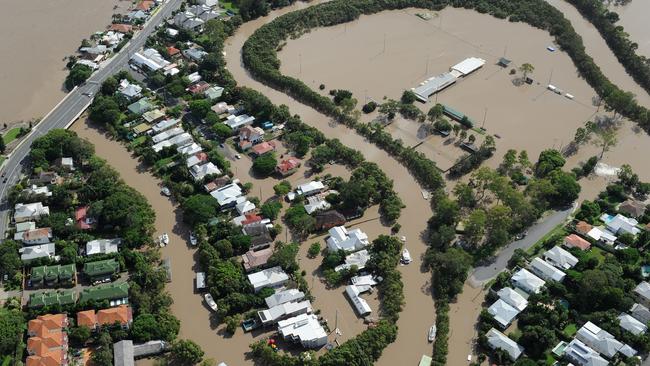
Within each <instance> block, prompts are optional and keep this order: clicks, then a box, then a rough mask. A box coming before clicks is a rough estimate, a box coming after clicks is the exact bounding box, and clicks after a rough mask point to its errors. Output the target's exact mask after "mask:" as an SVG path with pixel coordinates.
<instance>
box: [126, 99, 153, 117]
mask: <svg viewBox="0 0 650 366" xmlns="http://www.w3.org/2000/svg"><path fill="white" fill-rule="evenodd" d="M126 108H127V109H128V110H129V112H131V113H133V114H136V115H138V116H141V115H142V114H143V113H144V112H147V111H150V110H152V109H153V108H154V105H153V104H151V102H149V99H148V98H140V99H139V100H138V101H136V102H134V103H131V104H129V106H128V107H126Z"/></svg>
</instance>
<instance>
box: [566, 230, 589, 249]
mask: <svg viewBox="0 0 650 366" xmlns="http://www.w3.org/2000/svg"><path fill="white" fill-rule="evenodd" d="M564 246H565V247H567V248H578V249H580V250H589V249H590V248H591V243H590V242H588V241H586V240H585V239H583V238H581V237H579V236H578V235H576V234H570V235H568V236H567V237H565V238H564Z"/></svg>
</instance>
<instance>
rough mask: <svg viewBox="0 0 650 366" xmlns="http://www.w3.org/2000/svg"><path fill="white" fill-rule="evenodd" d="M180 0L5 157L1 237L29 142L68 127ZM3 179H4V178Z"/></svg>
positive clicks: (168, 5) (154, 18)
mask: <svg viewBox="0 0 650 366" xmlns="http://www.w3.org/2000/svg"><path fill="white" fill-rule="evenodd" d="M181 2H182V0H167V1H166V2H165V3H163V4H162V5H161V6H160V8H159V9H158V10H157V11H156V13H155V14H154V15H153V16H152V17H151V18H150V19H149V21H148V22H147V23H146V24H145V25H144V27H143V28H142V30H140V31H139V32H138V33H137V34H135V35H134V37H133V38H132V39H131V41H130V42H129V43H128V44H127V45H126V46H125V47H124V48H123V49H122V50H121V51H120V52H118V53H117V54H115V55H114V56H113V57H112V58H111V59H110V60H109V61H108V62H107V63H106V64H105V65H104V66H102V68H100V69H99V70H97V71H96V72H95V73H94V74H93V75H92V76H91V77H90V78H89V79H88V80H87V81H86V83H85V84H84V85H81V86H79V87H78V88H76V89H74V90H73V91H71V92H70V93H68V94H67V95H66V96H65V97H64V98H63V100H62V101H61V102H59V104H57V105H56V106H55V107H54V109H52V110H51V111H50V113H48V114H47V115H46V116H45V117H44V118H43V119H42V120H41V122H40V123H39V124H38V125H36V127H34V129H33V131H32V133H31V134H29V135H28V136H26V137H24V138H23V140H22V141H21V142H20V144H19V145H18V147H16V148H15V149H14V151H12V152H11V155H9V157H8V158H7V162H6V163H5V167H4V168H3V170H2V172H3V173H4V174H5V177H6V178H7V182H6V183H2V185H1V186H0V239H4V238H5V235H6V230H7V225H8V223H9V221H10V216H9V213H10V212H11V209H12V208H11V207H9V205H8V203H7V200H6V194H7V192H8V191H9V189H10V188H11V187H12V186H13V185H14V184H16V183H17V182H18V181H19V180H20V177H21V176H22V174H23V168H25V167H26V166H27V165H28V161H27V160H28V156H29V150H30V147H31V144H32V142H33V141H34V140H35V139H37V138H38V137H40V136H43V135H45V134H46V133H47V132H48V131H49V130H51V129H54V128H67V127H69V125H70V124H72V122H74V120H75V119H76V118H77V117H78V116H79V115H80V114H81V113H82V112H83V111H84V110H85V109H86V108H88V106H89V105H90V103H92V96H93V95H95V94H96V93H97V91H98V90H99V88H100V86H101V84H102V82H104V80H106V78H108V77H109V76H110V75H113V74H114V73H116V72H118V71H119V70H121V69H122V68H124V67H126V66H127V64H128V62H129V59H130V58H131V56H132V55H133V54H134V53H135V52H136V51H138V50H139V49H140V48H141V47H142V46H143V45H144V43H145V41H146V40H147V38H148V37H149V35H150V34H151V33H152V32H154V31H155V30H156V27H157V26H158V25H159V24H160V23H161V22H162V21H163V20H164V19H165V18H167V17H168V16H170V15H171V13H172V12H173V11H174V10H175V9H178V8H179V7H180V4H181ZM3 180H4V178H3Z"/></svg>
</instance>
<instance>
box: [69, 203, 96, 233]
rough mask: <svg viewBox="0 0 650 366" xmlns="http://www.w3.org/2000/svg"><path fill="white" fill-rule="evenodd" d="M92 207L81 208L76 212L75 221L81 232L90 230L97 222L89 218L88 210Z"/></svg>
mask: <svg viewBox="0 0 650 366" xmlns="http://www.w3.org/2000/svg"><path fill="white" fill-rule="evenodd" d="M89 208H90V206H81V207H78V208H77V209H76V210H75V211H74V219H75V222H76V226H77V228H78V229H79V230H90V229H92V227H93V226H92V225H93V224H94V223H95V220H94V219H92V218H90V217H88V209H89Z"/></svg>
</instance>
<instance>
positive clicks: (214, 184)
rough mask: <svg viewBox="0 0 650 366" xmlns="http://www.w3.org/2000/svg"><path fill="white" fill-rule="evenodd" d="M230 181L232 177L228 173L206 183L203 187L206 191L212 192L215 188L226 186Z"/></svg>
mask: <svg viewBox="0 0 650 366" xmlns="http://www.w3.org/2000/svg"><path fill="white" fill-rule="evenodd" d="M228 183H230V177H229V176H227V175H224V176H221V177H217V178H215V179H214V180H213V181H211V182H208V183H206V184H205V185H204V186H203V188H204V189H205V191H206V192H208V193H210V192H212V191H214V190H215V189H219V188H221V187H224V186H225V185H227V184H228Z"/></svg>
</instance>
